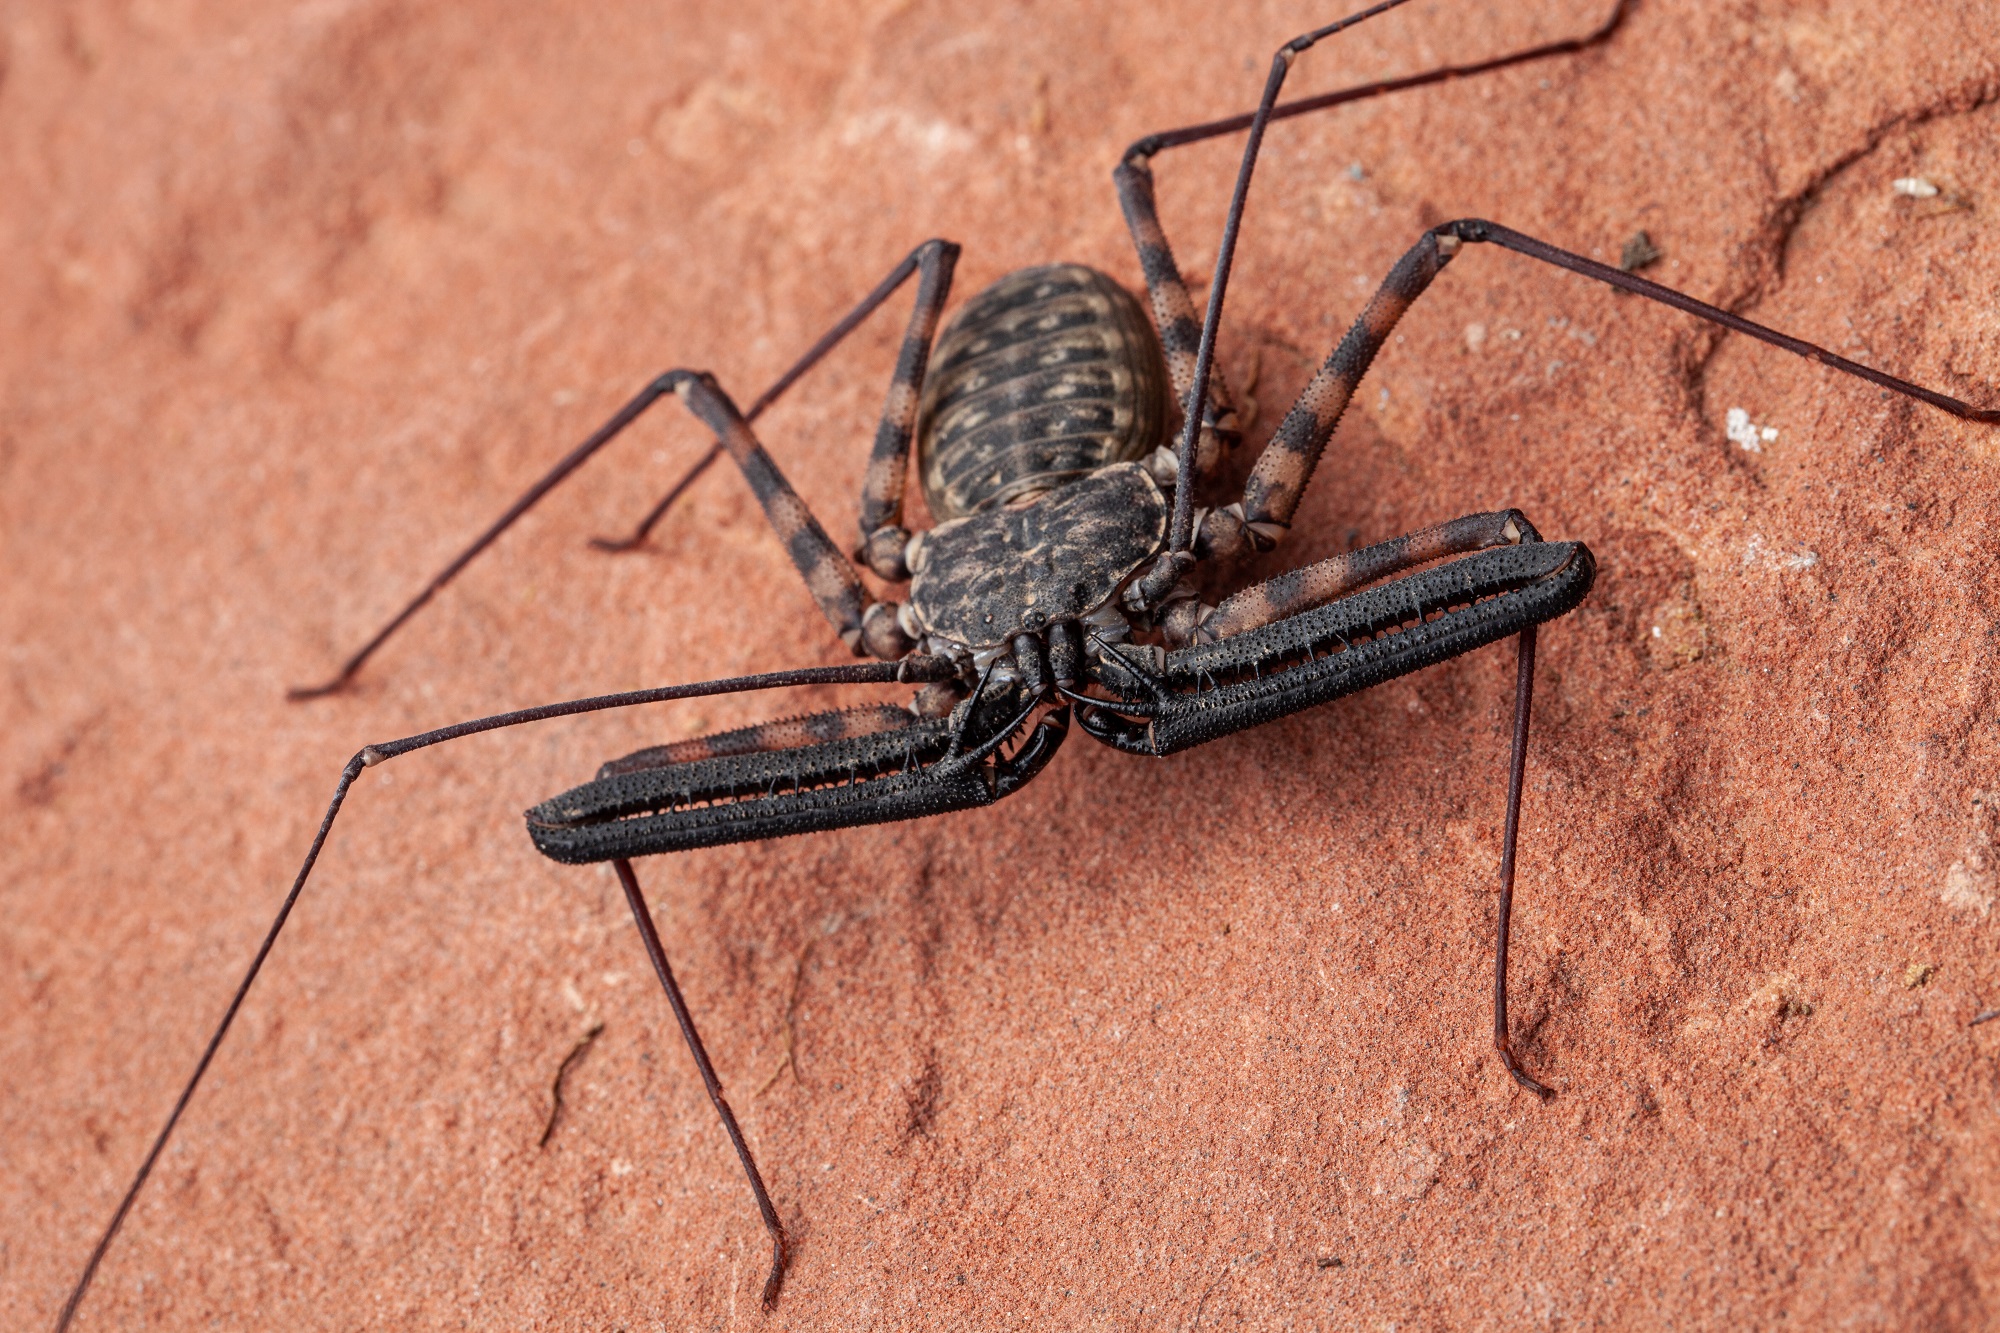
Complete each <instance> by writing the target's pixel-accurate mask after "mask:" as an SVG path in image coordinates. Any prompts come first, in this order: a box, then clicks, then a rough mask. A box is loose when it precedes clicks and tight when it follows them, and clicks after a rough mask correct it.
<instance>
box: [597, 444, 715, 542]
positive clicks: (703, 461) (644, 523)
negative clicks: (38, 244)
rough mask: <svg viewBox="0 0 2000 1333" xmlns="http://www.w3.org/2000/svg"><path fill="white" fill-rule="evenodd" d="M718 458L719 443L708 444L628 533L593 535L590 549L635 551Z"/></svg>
mask: <svg viewBox="0 0 2000 1333" xmlns="http://www.w3.org/2000/svg"><path fill="white" fill-rule="evenodd" d="M749 419H750V418H749V417H747V416H746V417H745V420H749ZM720 457H722V446H721V445H720V444H711V445H710V446H709V447H708V452H707V453H705V454H703V455H702V456H701V457H700V458H699V459H697V460H695V464H694V466H693V467H691V468H689V469H688V470H687V471H686V472H685V473H683V474H682V476H681V479H680V480H679V481H677V482H675V483H674V484H673V488H672V489H671V490H669V491H668V492H667V493H666V494H665V495H664V496H662V497H661V498H660V502H659V503H658V504H656V505H654V506H653V507H652V509H650V510H649V511H647V514H646V516H645V517H644V518H642V519H640V520H639V526H638V527H636V528H634V529H633V530H632V535H631V536H629V537H622V538H613V537H592V538H591V539H590V545H591V548H592V549H593V550H598V551H604V552H607V553H609V554H611V555H622V554H623V553H625V552H627V551H636V550H638V549H639V548H640V547H642V546H644V545H645V544H646V538H647V537H649V536H651V535H652V532H653V527H654V525H655V524H657V523H658V522H659V521H660V520H661V519H663V518H665V517H666V516H667V511H668V510H669V509H672V508H673V507H674V502H675V501H677V500H679V499H680V498H681V496H682V495H683V494H685V493H686V492H687V488H688V487H690V486H692V485H694V484H695V482H696V480H698V479H699V478H700V476H701V474H702V473H704V472H706V471H708V469H709V465H710V464H711V463H713V462H715V460H716V459H718V458H720Z"/></svg>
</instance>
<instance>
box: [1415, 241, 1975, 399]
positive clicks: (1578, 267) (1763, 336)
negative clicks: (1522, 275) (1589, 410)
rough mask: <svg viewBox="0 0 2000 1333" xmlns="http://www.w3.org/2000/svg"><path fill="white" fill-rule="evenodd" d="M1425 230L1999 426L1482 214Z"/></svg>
mask: <svg viewBox="0 0 2000 1333" xmlns="http://www.w3.org/2000/svg"><path fill="white" fill-rule="evenodd" d="M1430 234H1431V235H1432V236H1436V237H1438V238H1439V239H1440V240H1445V239H1450V240H1454V241H1463V242H1466V243H1468V244H1479V243H1481V242H1486V243H1490V244H1493V245H1497V246H1499V247H1501V248H1502V249H1503V250H1512V251H1513V252H1514V253H1515V254H1519V255H1526V256H1527V257H1528V258H1530V259H1539V260H1541V261H1542V262H1543V263H1544V264H1551V265H1553V266H1555V267H1556V268H1563V269H1568V270H1569V271H1570V272H1572V273H1576V274H1579V275H1581V276H1583V277H1586V278H1595V279H1596V280H1597V281H1599V282H1602V283H1604V284H1606V285H1607V286H1611V287H1616V288H1618V289H1619V290H1621V291H1627V292H1631V293H1632V294H1634V295H1635V296H1643V297H1645V298H1646V299H1647V300H1649V301H1658V302H1659V303H1660V304H1661V305H1665V306H1672V307H1673V308H1674V309H1676V310H1681V311H1685V312H1686V313H1688V314H1690V315H1693V316H1695V317H1696V318H1697V319H1705V320H1707V321H1708V322H1709V323H1711V324H1719V325H1721V326H1722V327H1723V328H1725V329H1728V330H1730V331H1731V332H1732V333H1741V334H1743V335H1745V336H1746V337H1751V338H1755V339H1757V340H1758V341H1759V342H1767V343H1769V344H1771V345H1772V346H1773V347H1781V348H1783V349H1784V350H1785V351H1787V352H1791V353H1792V354H1794V355H1796V356H1802V357H1804V358H1805V359H1806V360H1808V361H1817V362H1819V363H1820V364H1821V365H1823V366H1826V367H1828V368H1830V369H1833V370H1838V371H1843V372H1845V373H1846V374H1849V375H1853V376H1855V377H1856V378H1857V379H1864V380H1867V381H1868V382H1869V383H1870V384H1876V385H1880V386H1881V387H1882V388H1884V389H1889V390H1891V391H1893V392H1895V393H1900V394H1902V395H1903V396H1904V397H1906V398H1914V399H1916V400H1917V401H1918V402H1922V403H1928V404H1930V405H1931V406H1932V407H1935V408H1937V409H1938V410H1939V411H1943V412H1949V413H1951V414H1952V415H1953V416H1955V417H1959V418H1961V419H1962V420H1965V421H1977V422H1981V423H1984V424H1986V425H2000V408H1987V407H1974V406H1973V405H1972V404H1971V403H1967V402H1963V401H1961V400H1960V399H1957V398H1953V397H1951V396H1950V395H1949V394H1942V393H1939V392H1937V391H1936V390H1935V389H1926V388H1924V387H1923V386H1922V385H1921V384H1913V383H1911V382H1910V381H1909V380H1905V379H1898V378H1897V377H1896V376H1894V375H1890V374H1885V373H1884V372H1882V371H1879V370H1876V369H1875V368H1874V367H1872V366H1864V365H1862V364H1861V363H1860V362H1858V361H1850V360H1848V359H1847V358H1846V357H1844V356H1839V355H1836V354H1835V353H1833V352H1830V351H1828V350H1827V349H1826V348H1824V347H1821V346H1819V345H1817V344H1816V343H1809V342H1807V341H1805V340H1804V339H1803V338H1794V337H1792V336H1791V335H1790V334H1786V333H1780V332H1778V331H1777V330H1776V329H1774V328H1771V327H1769V326H1768V325H1764V324H1759V323H1757V322H1756V321H1755V320H1750V319H1745V318H1743V316H1741V315H1738V314H1735V313H1734V312H1732V311H1728V310H1724V309H1723V308H1722V307H1721V306H1714V305H1710V304H1709V303H1708V302H1706V301H1698V300H1696V299H1695V298H1694V297H1692V296H1689V295H1687V294H1686V293H1685V292H1677V291H1675V290H1674V289H1673V288H1671V287H1662V286H1661V285H1660V284H1659V283H1657V282H1651V281H1648V280H1647V279H1645V278H1642V277H1639V276H1638V275H1636V274H1632V273H1627V272H1625V271H1624V270H1622V269H1616V268H1613V267H1611V266H1610V265H1609V264H1600V263H1598V262H1597V261H1596V260H1594V259H1586V258H1585V257H1584V256H1582V255H1579V254H1574V253H1572V252H1571V251H1568V250H1564V249H1561V248H1559V247H1557V246H1553V245H1550V244H1549V243H1548V242H1546V241H1539V240H1536V239H1535V238H1534V237H1532V236H1529V235H1526V234H1524V233H1522V232H1518V231H1515V230H1514V229H1512V228H1511V227H1503V226H1501V225H1500V224H1499V223H1497V222H1488V221H1486V220H1484V219H1483V218H1461V219H1459V220H1458V221H1457V222H1447V223H1445V224H1444V225H1442V226H1438V227H1433V228H1431V231H1430Z"/></svg>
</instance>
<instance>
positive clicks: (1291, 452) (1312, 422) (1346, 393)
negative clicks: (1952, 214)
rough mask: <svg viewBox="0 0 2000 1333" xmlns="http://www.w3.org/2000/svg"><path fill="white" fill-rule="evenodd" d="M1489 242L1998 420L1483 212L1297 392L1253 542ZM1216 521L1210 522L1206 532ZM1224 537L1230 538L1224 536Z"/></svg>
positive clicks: (1424, 247)
mask: <svg viewBox="0 0 2000 1333" xmlns="http://www.w3.org/2000/svg"><path fill="white" fill-rule="evenodd" d="M1480 242H1490V243H1492V244H1495V245H1499V246H1501V247H1503V248H1505V249H1508V250H1512V251H1514V252H1515V253H1517V254H1522V255H1526V256H1528V257H1529V258H1531V259H1537V260H1540V261H1541V262H1543V263H1545V264H1552V265H1554V266H1556V267H1558V268H1564V269H1568V270H1569V271H1570V272H1572V273H1577V274H1581V275H1582V276H1584V277H1587V278H1594V279H1596V280H1597V281H1599V282H1602V283H1606V284H1607V285H1609V286H1612V287H1616V288H1618V289H1620V290H1622V291H1628V292H1631V293H1633V294H1635V295H1638V296H1643V297H1646V298H1647V299H1649V300H1653V301H1658V302H1660V303H1661V304H1662V305H1667V306H1671V307H1673V308H1674V309H1676V310H1681V311H1685V312H1686V313H1688V314H1691V315H1694V316H1696V317H1698V318H1700V319H1705V320H1708V321H1709V322H1711V323H1713V324H1718V325H1720V326H1722V327H1723V328H1726V329H1729V330H1731V331H1733V332H1736V333H1742V334H1747V335H1748V336H1750V337H1752V338H1756V339H1759V340H1760V341H1763V342H1767V343H1770V344H1771V345H1772V346H1774V347H1781V348H1783V349H1784V350H1786V351H1788V352H1792V353H1795V354H1797V355H1799V356H1803V357H1805V358H1807V359H1808V360H1811V361H1817V362H1819V363H1820V364H1821V365H1824V366H1829V367H1831V368H1832V369H1834V370H1838V371H1841V372H1843V373H1845V374H1849V375H1853V376H1856V377H1858V378H1860V379H1864V380H1867V381H1868V382H1869V383H1871V384H1878V385H1880V386H1882V387H1883V388H1885V389H1891V390H1893V391H1895V392H1897V393H1900V394H1903V395H1905V396H1907V397H1910V398H1914V399H1916V400H1918V401H1919V402H1923V403H1928V404H1930V405H1931V406H1932V407H1936V408H1938V409H1940V410H1942V411H1945V412H1949V413H1951V414H1952V415H1954V416H1957V417H1962V418H1964V419H1966V420H1969V421H1979V422H1986V423H1996V424H2000V410H1994V409H1990V408H1978V407H1974V406H1972V405H1971V404H1969V403H1965V402H1961V401H1960V400H1958V399H1956V398H1952V397H1949V396H1947V395H1945V394H1941V393H1938V392H1936V391H1935V390H1932V389H1926V388H1924V387H1922V386H1921V385H1917V384H1912V383H1911V382H1910V381H1908V380H1904V379H1899V378H1897V377H1896V376H1894V375H1889V374H1885V373H1884V372H1882V371H1879V370H1876V369H1874V368H1872V367H1869V366H1864V365H1861V364H1860V363H1858V362H1855V361H1850V360H1848V359H1847V358H1845V357H1843V356H1839V355H1837V354H1835V353H1833V352H1831V351H1828V350H1827V349H1826V348H1824V347H1819V346H1816V345H1815V344H1813V343H1809V342H1805V341H1803V340H1802V339H1798V338H1794V337H1791V336H1789V335H1787V334H1783V333H1779V332H1778V331H1777V330H1775V329H1772V328H1769V327H1767V326H1765V325H1763V324H1759V323H1757V322H1755V321H1754V320H1748V319H1745V318H1743V317H1742V316H1741V315H1737V314H1733V313H1731V312H1730V311H1727V310H1724V309H1722V308H1721V307H1720V306H1713V305H1710V304H1708V303H1707V302H1706V301H1699V300H1696V299H1695V298H1694V297H1691V296H1688V295H1685V294H1683V293H1681V292H1677V291H1674V290H1673V289H1672V288H1670V287H1662V286H1661V285H1660V284H1658V283H1656V282H1649V281H1648V280H1646V279H1645V278H1641V277H1637V276H1635V275H1633V274H1630V273H1626V272H1623V271H1621V270H1619V269H1616V268H1613V267H1611V266H1610V265H1608V264H1600V263H1598V262H1597V261H1596V260H1592V259H1586V258H1584V257H1583V256H1582V255H1578V254H1572V253H1571V252H1569V251H1567V250H1562V249H1558V248H1557V247H1555V246H1552V245H1549V244H1547V243H1546V242H1543V241H1538V240H1536V239H1534V238H1533V237H1531V236H1526V235H1523V234H1522V233H1520V232H1517V231H1513V230H1511V229H1510V228H1507V227H1502V226H1500V225H1499V224H1498V223H1494V222H1487V221H1484V220H1481V219H1478V218H1467V219H1462V220H1460V221H1457V222H1447V223H1445V224H1443V225H1442V226H1439V227H1434V228H1432V229H1431V230H1430V231H1428V232H1426V233H1424V235H1423V237H1422V239H1420V240H1419V241H1418V242H1417V243H1416V245H1415V246H1413V247H1412V248H1411V249H1410V251H1409V252H1408V253H1407V254H1405V255H1404V256H1403V257H1402V258H1401V259H1400V260H1398V261H1397V262H1396V266H1395V267H1394V268H1393V269H1391V270H1390V272H1389V276H1388V277H1387V278H1386V279H1384V281H1383V283H1382V286H1381V287H1380V288H1379V289H1378V290H1377V291H1376V293H1375V295H1374V297H1373V298H1372V299H1371V300H1370V301H1369V303H1368V306H1367V308H1366V309H1364V310H1363V311H1362V312H1361V317H1360V318H1359V319H1357V320H1356V321H1355V323H1354V327H1353V328H1351V329H1349V330H1348V332H1347V336H1346V337H1345V338H1343V339H1341V341H1340V345H1339V346H1338V347H1336V348H1334V350H1333V354H1332V355H1331V356H1329V357H1328V358H1327V359H1326V363H1325V364H1324V365H1322V366H1321V367H1320V369H1319V371H1318V372H1317V373H1316V374H1314V376H1313V378H1312V380H1311V382H1310V383H1308V384H1307V385H1306V387H1305V390H1304V392H1303V393H1301V394H1300V395H1299V399H1298V402H1297V403H1296V404H1295V405H1294V406H1293V408H1292V410H1291V411H1290V412H1289V413H1287V414H1286V416H1285V419H1284V421H1283V422H1282V423H1280V424H1279V426H1278V430H1277V433H1276V434H1274V435H1273V436H1272V437H1271V442H1270V443H1269V444H1268V445H1266V446H1265V449H1264V452H1263V454H1262V455H1260V456H1259V457H1258V459H1257V465H1256V467H1255V468H1254V469H1253V470H1252V471H1251V474H1250V479H1249V481H1248V482H1247V483H1245V485H1244V488H1243V522H1244V524H1245V526H1247V527H1248V528H1249V530H1250V534H1251V539H1252V540H1254V541H1256V542H1258V543H1259V544H1260V545H1267V544H1268V543H1269V541H1270V540H1271V539H1272V538H1273V537H1275V536H1276V535H1277V534H1279V533H1282V532H1283V531H1284V530H1285V529H1286V528H1288V527H1289V526H1290V525H1291V520H1292V516H1293V514H1294V513H1295V512H1296V511H1297V509H1298V505H1299V500H1300V498H1301V496H1302V495H1303V494H1304V492H1305V487H1306V484H1307V483H1308V482H1309V481H1310V480H1311V479H1312V473H1313V469H1314V468H1315V467H1316V466H1317V465H1318V463H1319V458H1320V454H1321V452H1322V451H1323V450H1324V449H1325V448H1326V443H1327V441H1328V440H1329V439H1330V438H1332V435H1333V430H1334V426H1335V425H1336V424H1337V423H1338V421H1339V420H1340V416H1341V413H1343V412H1344V411H1345V410H1346V408H1347V405H1348V403H1349V401H1350V400H1352V398H1353V396H1354V390H1355V388H1356V386H1358V385H1359V383H1360V382H1361V377H1362V375H1363V374H1364V373H1365V372H1366V371H1367V369H1368V366H1369V363H1370V362H1372V361H1373V360H1374V359H1375V354H1376V353H1377V352H1378V351H1380V350H1381V348H1382V345H1383V343H1385V342H1386V341H1387V340H1388V337H1389V334H1390V333H1391V332H1392V331H1393V330H1394V329H1395V327H1396V323H1397V321H1398V320H1400V319H1401V318H1402V317H1403V314H1404V312H1406V311H1407V310H1408V309H1409V308H1410V306H1411V304H1412V303H1414V302H1415V301H1416V299H1417V297H1419V296H1421V295H1422V294H1423V293H1424V291H1425V290H1426V289H1427V288H1429V286H1430V285H1431V282H1432V280H1433V279H1435V278H1436V277H1437V275H1438V273H1439V272H1441V271H1442V270H1443V268H1444V266H1445V264H1446V263H1448V262H1449V261H1450V260H1451V258H1452V256H1453V255H1454V254H1456V253H1457V252H1458V250H1459V249H1460V248H1461V247H1462V246H1463V245H1466V244H1474V243H1480ZM1226 516H1227V515H1226V511H1219V512H1218V514H1215V515H1210V516H1208V518H1209V520H1210V523H1213V522H1214V521H1215V520H1216V519H1218V518H1221V517H1226ZM1210 523H1205V524H1204V529H1205V530H1206V529H1207V528H1208V527H1209V526H1210ZM1225 539H1226V538H1225Z"/></svg>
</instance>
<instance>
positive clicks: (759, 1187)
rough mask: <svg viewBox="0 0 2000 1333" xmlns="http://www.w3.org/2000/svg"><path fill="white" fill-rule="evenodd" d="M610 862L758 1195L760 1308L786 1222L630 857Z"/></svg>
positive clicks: (770, 1287)
mask: <svg viewBox="0 0 2000 1333" xmlns="http://www.w3.org/2000/svg"><path fill="white" fill-rule="evenodd" d="M611 868H612V869H613V870H615V871H617V872H618V883H619V884H620V885H622V886H623V887H624V889H625V901H626V902H627V903H628V904H630V905H631V908H632V920H633V921H634V922H635V923H636V924H637V925H638V927H639V938H640V940H641V941H643V942H644V943H645V946H646V956H647V957H648V958H649V959H651V960H652V963H653V971H654V973H655V974H656V975H658V977H659V978H660V985H661V986H663V987H664V988H665V989H666V992H667V1003H668V1004H671V1005H672V1006H673V1009H674V1019H675V1021H676V1022H678V1023H679V1024H680V1026H681V1036H683V1037H685V1038H686V1039H687V1045H688V1051H689V1053H690V1054H692V1055H693V1056H694V1062H695V1066H696V1067H697V1068H698V1069H700V1070H701V1081H702V1084H703V1085H704V1086H705V1087H707V1089H708V1100H709V1101H710V1103H712V1104H713V1105H714V1107H715V1113H716V1114H717V1115H718V1116H720V1117H721V1118H722V1128H723V1129H724V1131H726V1132H727V1133H728V1135H729V1142H730V1144H731V1146H733V1147H734V1148H735V1149H736V1159H737V1160H738V1161H739V1162H741V1163H742V1164H743V1174H744V1175H745V1176H746V1177H748V1178H749V1181H750V1192H751V1193H752V1194H753V1195H755V1196H756V1198H757V1211H758V1212H759V1213H761V1214H763V1217H764V1230H766V1231H768V1232H770V1233H771V1271H770V1274H769V1275H768V1276H766V1277H765V1279H764V1294H763V1301H764V1308H765V1309H769V1308H770V1307H771V1306H773V1305H775V1304H777V1301H778V1288H779V1287H781V1286H783V1285H784V1281H785V1260H786V1246H785V1225H784V1223H783V1222H780V1221H779V1220H778V1210H777V1208H776V1206H774V1205H773V1204H772V1203H771V1195H770V1192H769V1191H768V1190H766V1189H765V1188H764V1177H763V1175H762V1174H761V1173H759V1171H758V1170H757V1159H756V1158H754V1157H752V1156H751V1155H750V1145H749V1144H748V1143H746V1142H744V1139H743V1130H742V1129H741V1127H739V1126H738V1125H737V1123H736V1113H735V1112H734V1111H731V1110H730V1109H729V1100H728V1099H727V1098H726V1097H724V1096H723V1095H722V1080H721V1079H719V1078H717V1077H716V1074H715V1066H714V1064H712V1063H711V1062H710V1061H709V1058H708V1048H707V1047H705V1046H703V1045H702V1044H701V1033H700V1032H698V1031H696V1030H695V1026H694V1015H693V1014H691V1013H690V1012H688V1006H687V1001H686V1000H685V999H683V998H682V996H681V988H680V986H679V984H678V983H677V982H675V980H674V970H673V968H672V967H671V966H669V965H668V963H667V951H666V949H665V947H664V946H662V945H661V943H660V932H659V930H658V928H657V927H655V926H654V924H653V914H652V912H651V910H650V909H648V908H647V906H646V895H645V893H644V892H643V891H642V890H641V889H640V888H639V877H638V876H637V875H634V874H633V873H632V863H631V862H630V861H623V860H619V861H613V862H612V863H611Z"/></svg>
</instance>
